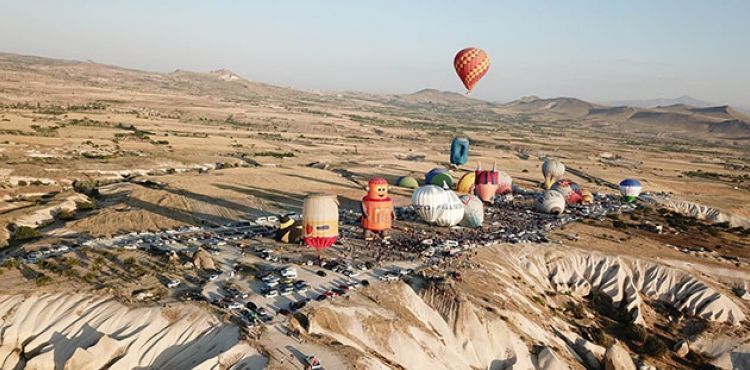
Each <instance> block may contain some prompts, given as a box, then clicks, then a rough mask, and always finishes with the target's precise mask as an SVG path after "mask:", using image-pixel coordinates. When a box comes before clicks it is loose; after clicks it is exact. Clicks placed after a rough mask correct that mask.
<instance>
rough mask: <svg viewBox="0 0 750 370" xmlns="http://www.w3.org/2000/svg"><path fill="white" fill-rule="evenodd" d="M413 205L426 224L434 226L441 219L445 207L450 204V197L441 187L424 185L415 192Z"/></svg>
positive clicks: (412, 200) (412, 197)
mask: <svg viewBox="0 0 750 370" xmlns="http://www.w3.org/2000/svg"><path fill="white" fill-rule="evenodd" d="M411 203H412V206H414V210H415V211H416V212H417V214H418V215H419V217H420V218H421V219H422V220H423V221H424V222H426V223H428V224H434V223H435V221H437V219H438V217H440V213H441V212H442V207H443V205H445V204H447V203H448V195H447V194H446V193H445V190H443V188H441V187H439V186H435V185H424V186H421V187H419V189H417V190H416V191H414V194H412V196H411Z"/></svg>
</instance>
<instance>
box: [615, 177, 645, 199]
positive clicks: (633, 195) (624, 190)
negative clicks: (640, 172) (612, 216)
mask: <svg viewBox="0 0 750 370" xmlns="http://www.w3.org/2000/svg"><path fill="white" fill-rule="evenodd" d="M641 190H643V188H642V187H641V182H640V181H638V180H636V179H625V180H622V181H621V182H620V194H622V196H623V197H625V201H626V202H635V200H636V199H637V198H638V196H639V195H640V194H641Z"/></svg>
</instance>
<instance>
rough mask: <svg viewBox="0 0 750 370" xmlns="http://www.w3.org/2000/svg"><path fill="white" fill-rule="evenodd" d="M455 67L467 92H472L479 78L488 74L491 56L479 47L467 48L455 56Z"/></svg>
mask: <svg viewBox="0 0 750 370" xmlns="http://www.w3.org/2000/svg"><path fill="white" fill-rule="evenodd" d="M453 67H454V68H455V69H456V74H458V78H460V79H461V82H462V83H463V84H464V86H465V87H466V90H467V91H466V93H467V94H468V93H470V92H471V90H472V89H473V88H474V86H475V85H476V84H477V82H479V80H481V79H482V77H484V75H485V74H487V71H488V70H489V69H490V58H489V56H487V53H486V52H485V51H484V50H482V49H479V48H466V49H463V50H461V51H459V52H458V53H456V56H455V57H454V58H453Z"/></svg>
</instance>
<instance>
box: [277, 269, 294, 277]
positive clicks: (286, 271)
mask: <svg viewBox="0 0 750 370" xmlns="http://www.w3.org/2000/svg"><path fill="white" fill-rule="evenodd" d="M279 273H280V274H281V276H283V277H286V278H296V277H297V269H295V268H294V267H287V268H284V269H282V270H281V271H280V272H279Z"/></svg>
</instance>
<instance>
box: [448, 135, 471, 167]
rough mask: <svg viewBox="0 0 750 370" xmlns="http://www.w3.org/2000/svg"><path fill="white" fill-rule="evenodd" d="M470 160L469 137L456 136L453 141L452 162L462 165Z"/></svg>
mask: <svg viewBox="0 0 750 370" xmlns="http://www.w3.org/2000/svg"><path fill="white" fill-rule="evenodd" d="M468 160H469V139H467V138H463V137H460V138H458V137H457V138H455V139H453V141H452V142H451V164H453V165H456V166H461V165H464V164H466V162H467V161H468Z"/></svg>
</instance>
